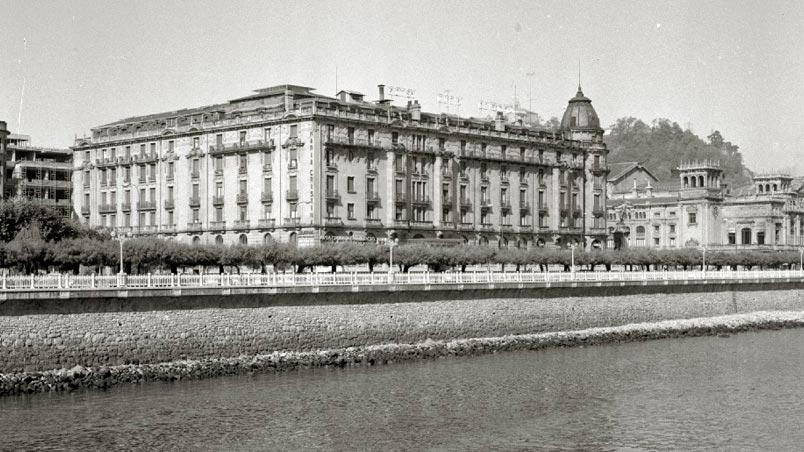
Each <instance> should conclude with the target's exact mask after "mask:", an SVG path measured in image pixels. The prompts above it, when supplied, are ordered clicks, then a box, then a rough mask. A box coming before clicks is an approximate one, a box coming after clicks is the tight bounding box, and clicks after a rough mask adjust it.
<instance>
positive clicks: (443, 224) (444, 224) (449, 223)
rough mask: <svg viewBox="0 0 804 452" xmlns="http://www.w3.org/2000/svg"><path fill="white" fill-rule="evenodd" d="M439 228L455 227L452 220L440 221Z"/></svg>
mask: <svg viewBox="0 0 804 452" xmlns="http://www.w3.org/2000/svg"><path fill="white" fill-rule="evenodd" d="M440 228H441V229H455V222H454V221H442V222H441V224H440Z"/></svg>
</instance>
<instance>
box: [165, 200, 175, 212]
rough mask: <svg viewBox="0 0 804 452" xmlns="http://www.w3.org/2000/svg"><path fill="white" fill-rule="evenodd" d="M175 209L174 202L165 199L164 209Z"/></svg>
mask: <svg viewBox="0 0 804 452" xmlns="http://www.w3.org/2000/svg"><path fill="white" fill-rule="evenodd" d="M175 207H176V201H174V200H172V199H166V200H165V209H168V210H170V209H173V208H175Z"/></svg>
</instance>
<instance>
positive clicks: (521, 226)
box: [519, 224, 533, 232]
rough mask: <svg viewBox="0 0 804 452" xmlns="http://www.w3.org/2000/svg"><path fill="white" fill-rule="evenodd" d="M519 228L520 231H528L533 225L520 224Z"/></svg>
mask: <svg viewBox="0 0 804 452" xmlns="http://www.w3.org/2000/svg"><path fill="white" fill-rule="evenodd" d="M519 230H520V231H522V232H528V231H532V230H533V225H530V224H520V225H519Z"/></svg>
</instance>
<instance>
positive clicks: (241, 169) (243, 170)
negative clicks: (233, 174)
mask: <svg viewBox="0 0 804 452" xmlns="http://www.w3.org/2000/svg"><path fill="white" fill-rule="evenodd" d="M237 172H238V174H247V173H248V166H240V167H238V168H237Z"/></svg>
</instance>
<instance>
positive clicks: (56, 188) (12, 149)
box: [0, 122, 73, 218]
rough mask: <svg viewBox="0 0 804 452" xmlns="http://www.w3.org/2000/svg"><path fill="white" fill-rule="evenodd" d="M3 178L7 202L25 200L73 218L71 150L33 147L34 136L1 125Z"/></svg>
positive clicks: (3, 193) (0, 153)
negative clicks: (10, 131) (32, 137)
mask: <svg viewBox="0 0 804 452" xmlns="http://www.w3.org/2000/svg"><path fill="white" fill-rule="evenodd" d="M0 155H2V159H3V161H4V162H6V164H5V168H4V169H3V171H2V177H0V181H1V182H0V187H2V191H0V193H2V195H3V198H4V199H9V198H13V197H16V196H19V197H23V198H26V199H29V200H32V201H35V202H38V203H41V204H45V205H49V206H52V207H55V208H56V209H58V210H59V211H60V212H61V213H62V215H64V216H65V217H67V218H69V217H70V216H71V215H72V211H73V209H72V182H71V180H70V179H71V177H72V175H73V164H72V156H73V154H72V151H71V150H69V149H52V148H43V147H39V146H32V145H31V137H29V136H28V135H18V134H12V133H8V130H6V127H5V123H4V122H0Z"/></svg>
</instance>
